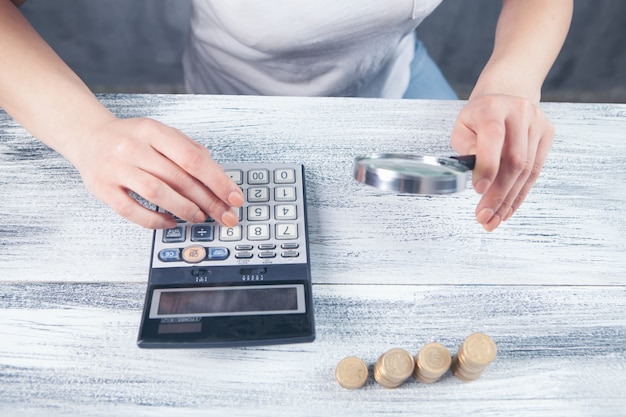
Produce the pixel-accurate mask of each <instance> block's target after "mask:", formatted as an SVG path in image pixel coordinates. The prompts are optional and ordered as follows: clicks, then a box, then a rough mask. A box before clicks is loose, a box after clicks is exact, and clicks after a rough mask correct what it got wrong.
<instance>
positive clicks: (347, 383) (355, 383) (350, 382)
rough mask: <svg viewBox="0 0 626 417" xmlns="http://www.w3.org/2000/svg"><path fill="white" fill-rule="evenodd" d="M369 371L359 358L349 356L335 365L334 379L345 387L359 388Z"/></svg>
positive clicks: (365, 380) (363, 383)
mask: <svg viewBox="0 0 626 417" xmlns="http://www.w3.org/2000/svg"><path fill="white" fill-rule="evenodd" d="M368 375H369V372H368V370H367V365H365V362H363V361H362V360H361V359H359V358H356V357H354V356H349V357H347V358H345V359H343V360H342V361H341V362H339V364H338V365H337V369H336V370H335V379H336V380H337V382H338V383H339V385H341V386H342V387H344V388H346V389H357V388H361V387H362V386H363V385H365V382H367V377H368Z"/></svg>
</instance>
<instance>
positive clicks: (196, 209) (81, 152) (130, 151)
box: [0, 0, 243, 228]
mask: <svg viewBox="0 0 626 417" xmlns="http://www.w3.org/2000/svg"><path fill="white" fill-rule="evenodd" d="M0 107H2V108H3V109H4V110H5V111H6V112H7V113H9V114H10V115H11V116H12V117H13V118H14V119H15V120H16V121H17V122H18V123H20V124H22V126H24V127H25V128H26V129H27V130H28V131H29V132H30V133H32V134H33V135H34V136H35V137H37V138H38V139H39V140H41V141H42V142H44V143H46V144H47V145H48V146H50V147H52V148H53V149H55V150H56V151H58V152H59V153H60V154H62V155H63V156H65V157H66V158H67V159H68V160H69V161H70V162H71V163H72V164H74V166H76V168H77V169H78V170H79V171H80V173H81V175H82V178H83V181H84V182H85V184H86V186H87V188H88V189H89V190H90V191H91V192H92V193H93V194H94V195H95V196H96V197H98V198H99V199H100V200H102V201H104V202H105V203H107V204H109V205H110V206H111V207H112V208H113V209H114V210H115V211H117V212H118V213H119V214H120V215H122V216H123V217H125V218H127V219H129V220H131V221H134V222H136V223H138V224H140V225H142V226H145V227H149V228H163V227H171V226H173V225H174V220H173V218H172V217H171V216H168V215H165V214H162V213H156V212H154V211H152V210H148V209H146V208H144V207H142V206H141V205H140V204H138V203H137V202H136V201H135V200H133V199H132V198H131V197H130V195H129V191H134V192H136V193H137V194H139V195H141V196H142V197H144V198H146V199H148V200H149V201H151V202H152V203H154V204H157V205H159V206H161V207H163V208H164V209H166V210H168V211H170V212H172V213H174V214H176V215H177V216H179V217H181V218H183V219H185V220H189V221H195V222H199V221H203V220H204V219H205V218H206V216H207V215H211V216H212V217H213V218H215V219H216V220H217V221H219V222H220V223H222V224H226V225H234V224H236V223H237V221H238V219H237V216H236V215H235V214H234V213H233V211H232V210H231V206H239V205H241V204H242V203H243V195H242V193H241V190H240V189H239V187H238V186H237V185H235V184H234V183H233V182H232V181H230V179H229V178H228V177H227V176H226V175H225V174H224V172H223V170H222V169H221V167H219V165H217V164H216V163H215V162H214V161H213V160H212V159H211V157H210V155H209V152H208V151H207V150H206V149H205V148H204V147H202V146H201V145H199V144H197V143H196V142H194V141H193V140H191V139H190V138H189V137H187V136H186V135H184V134H183V133H182V132H180V131H178V130H176V129H173V128H171V127H168V126H165V125H163V124H161V123H159V122H157V121H155V120H151V119H119V118H117V117H115V116H114V115H113V114H112V113H111V112H109V111H108V110H107V109H106V108H104V107H103V106H102V105H101V104H100V102H99V101H98V100H97V99H96V97H95V96H94V95H93V94H92V93H91V91H89V89H88V88H87V86H85V84H84V83H83V82H82V81H81V80H80V79H79V78H78V76H77V75H76V74H75V73H74V72H73V71H72V70H71V69H70V68H69V67H67V65H65V63H64V62H63V61H62V60H61V59H60V58H59V57H58V56H57V55H56V53H55V52H54V51H53V50H52V49H51V48H50V47H49V46H48V45H47V44H46V42H45V41H44V40H43V39H41V37H39V35H38V34H37V33H36V32H35V30H34V29H33V28H32V27H31V26H30V24H29V23H28V22H27V21H26V19H25V18H24V17H23V16H22V14H21V13H20V12H19V10H18V9H17V7H15V5H14V4H13V3H12V2H11V1H10V0H0Z"/></svg>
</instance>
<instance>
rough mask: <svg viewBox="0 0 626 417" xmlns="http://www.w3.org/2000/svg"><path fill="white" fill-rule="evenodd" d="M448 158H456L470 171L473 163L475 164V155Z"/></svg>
mask: <svg viewBox="0 0 626 417" xmlns="http://www.w3.org/2000/svg"><path fill="white" fill-rule="evenodd" d="M450 158H452V159H456V160H457V161H459V162H460V163H462V164H463V165H465V166H466V167H467V169H469V170H470V171H471V170H473V169H474V165H476V155H459V156H451V157H450Z"/></svg>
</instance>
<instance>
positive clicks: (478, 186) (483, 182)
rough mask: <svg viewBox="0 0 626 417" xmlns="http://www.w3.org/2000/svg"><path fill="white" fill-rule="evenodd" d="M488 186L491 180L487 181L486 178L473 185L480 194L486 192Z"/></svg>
mask: <svg viewBox="0 0 626 417" xmlns="http://www.w3.org/2000/svg"><path fill="white" fill-rule="evenodd" d="M490 186H491V181H489V180H488V179H482V180H480V181H478V182H477V183H476V185H475V186H474V191H476V192H477V193H478V194H481V195H482V194H485V193H486V192H487V190H488V189H489V187H490Z"/></svg>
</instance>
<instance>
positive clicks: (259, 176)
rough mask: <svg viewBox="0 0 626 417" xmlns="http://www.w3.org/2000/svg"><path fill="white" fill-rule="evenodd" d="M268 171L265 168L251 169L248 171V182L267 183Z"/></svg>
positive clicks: (268, 179)
mask: <svg viewBox="0 0 626 417" xmlns="http://www.w3.org/2000/svg"><path fill="white" fill-rule="evenodd" d="M269 182H270V173H269V171H268V170H267V169H251V170H250V171H248V184H269Z"/></svg>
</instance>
